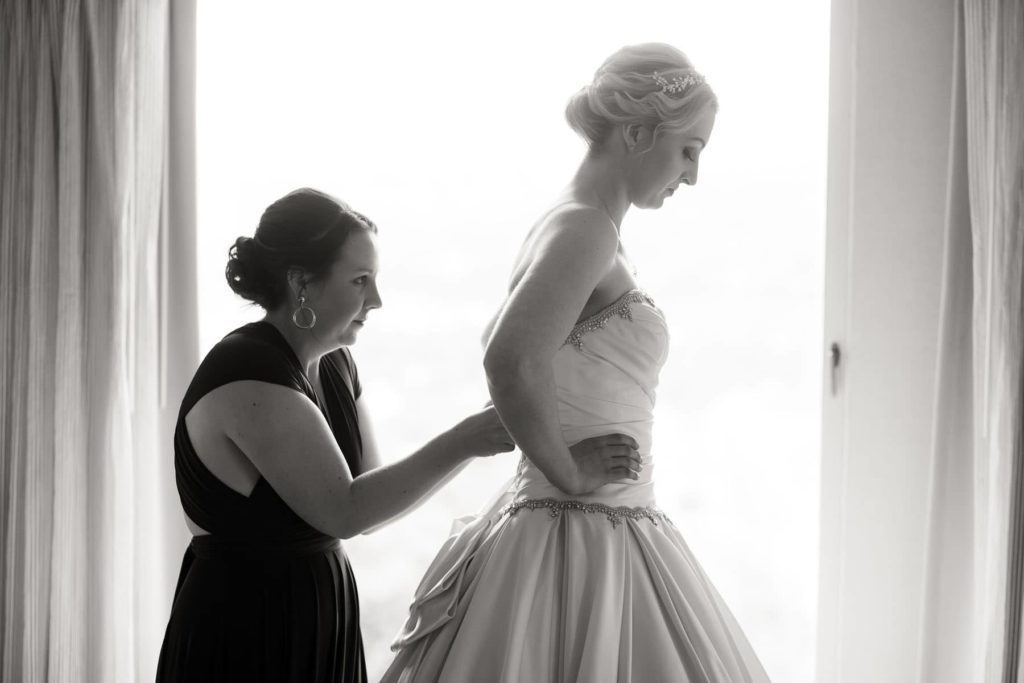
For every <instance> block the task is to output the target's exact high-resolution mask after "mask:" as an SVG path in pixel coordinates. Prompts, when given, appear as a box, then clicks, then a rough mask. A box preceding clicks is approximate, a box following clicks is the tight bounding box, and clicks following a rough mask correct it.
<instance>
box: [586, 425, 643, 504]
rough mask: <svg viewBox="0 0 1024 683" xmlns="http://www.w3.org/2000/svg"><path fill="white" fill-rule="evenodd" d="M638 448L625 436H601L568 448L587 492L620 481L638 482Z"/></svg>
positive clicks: (629, 437)
mask: <svg viewBox="0 0 1024 683" xmlns="http://www.w3.org/2000/svg"><path fill="white" fill-rule="evenodd" d="M639 447H640V445H639V444H638V443H637V442H636V439H634V438H633V437H631V436H628V435H626V434H602V435H601V436H592V437H590V438H589V439H584V440H583V441H578V442H576V443H574V444H573V445H572V446H569V452H570V453H572V459H573V461H574V462H575V463H576V469H578V470H579V473H580V478H581V480H582V482H583V484H584V486H585V488H586V490H587V491H588V492H590V491H593V490H595V489H597V488H600V487H601V486H604V485H605V484H609V483H611V482H614V481H621V480H623V479H633V480H636V479H639V478H640V470H642V469H643V459H642V458H641V457H640V453H639V452H638V451H637V449H638V448H639Z"/></svg>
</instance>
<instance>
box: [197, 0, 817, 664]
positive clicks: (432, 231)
mask: <svg viewBox="0 0 1024 683" xmlns="http://www.w3.org/2000/svg"><path fill="white" fill-rule="evenodd" d="M648 41H661V42H667V43H671V44H673V45H675V46H677V47H679V48H681V49H682V50H683V51H684V52H686V53H687V54H688V55H689V56H690V57H691V59H693V61H694V62H695V64H696V66H697V68H698V69H699V70H700V71H702V72H703V73H704V74H705V75H706V77H707V79H708V81H709V82H710V83H711V85H712V86H713V87H714V88H715V90H716V92H717V93H718V97H719V100H720V103H721V110H720V113H719V116H718V120H717V123H716V127H715V131H714V134H713V136H712V139H711V141H710V144H709V146H708V149H707V151H706V152H705V153H703V154H702V156H701V170H700V181H699V183H698V185H697V186H696V187H695V188H686V187H684V188H681V190H680V191H679V192H677V193H676V195H675V197H672V198H670V199H669V200H668V201H667V202H666V203H665V206H664V208H662V209H660V210H658V211H639V210H635V209H634V210H633V211H631V212H630V213H629V214H628V215H627V217H626V220H625V223H624V226H623V232H622V239H623V243H624V244H625V246H626V248H627V250H628V252H629V254H630V257H631V258H632V260H633V261H634V263H635V264H636V266H637V268H638V279H639V281H640V283H641V285H642V286H643V287H644V288H645V289H646V290H647V291H648V292H649V293H650V294H651V295H652V296H653V297H654V299H655V301H656V302H657V303H658V305H659V307H660V308H661V309H662V310H664V311H665V313H666V316H667V318H668V322H669V327H670V332H671V335H672V343H671V349H670V355H669V361H668V363H667V365H666V367H665V370H664V372H663V374H662V381H661V385H660V387H659V389H658V409H657V414H656V419H657V422H656V429H655V442H654V456H655V460H656V479H657V481H658V484H657V487H658V488H657V491H658V497H659V502H660V504H661V506H662V507H663V508H664V509H665V511H666V512H667V513H668V514H669V515H670V517H672V519H673V520H674V522H675V524H676V526H677V527H678V528H679V529H680V531H681V532H682V533H683V535H684V536H685V537H686V539H687V541H688V542H689V544H690V546H691V548H692V549H693V550H694V552H695V554H696V555H697V557H698V558H699V559H700V560H701V562H702V564H703V566H704V569H705V570H706V571H707V573H708V574H709V575H710V577H711V578H712V580H713V581H714V583H715V584H716V586H717V587H718V588H719V590H720V592H721V593H722V594H723V596H724V597H725V599H726V601H727V602H728V603H729V605H730V607H731V608H732V610H733V612H734V613H735V614H736V616H737V618H738V619H739V621H740V623H741V624H742V625H743V626H744V628H745V631H746V633H747V635H748V636H749V638H750V640H751V642H752V643H753V645H754V647H755V649H756V650H757V651H758V653H759V654H760V656H761V658H762V660H763V662H764V664H765V666H766V668H767V669H768V673H769V675H770V676H771V677H772V679H773V680H777V681H811V680H812V678H813V669H814V667H813V655H814V618H815V609H816V605H815V593H816V583H817V529H818V526H817V524H818V523H817V511H818V493H817V491H818V451H819V449H818V443H819V433H820V429H819V416H820V408H819V400H820V370H821V364H822V357H823V349H822V341H821V308H822V287H823V273H822V269H823V254H824V192H825V142H826V113H827V73H828V3H825V2H818V1H815V0H801V1H799V2H797V1H794V2H788V3H770V4H769V3H763V2H757V1H756V0H745V1H743V2H738V1H737V2H721V3H708V2H704V3H696V2H684V1H675V2H644V1H636V0H634V1H632V2H630V3H624V2H622V3H609V2H593V1H590V2H582V1H573V2H545V3H540V2H523V1H517V2H514V3H511V2H510V3H507V4H504V5H499V4H497V3H480V2H476V3H472V2H464V3H458V2H430V3H412V2H402V3H388V2H379V3H369V2H363V3H354V2H352V3H343V2H311V1H308V0H303V1H301V2H299V1H292V2H288V3H280V2H252V1H244V2H243V1H242V0H231V1H226V0H222V1H221V2H215V3H214V2H211V3H201V5H200V7H199V56H198V59H199V61H198V69H199V73H198V78H199V81H198V84H199V93H198V96H199V112H198V125H199V164H200V167H199V174H200V175H199V211H200V213H199V233H200V234H199V244H198V249H199V279H200V292H201V336H202V339H201V342H202V347H203V350H204V352H205V350H206V349H208V348H209V347H210V346H212V345H213V344H214V343H216V341H217V340H218V339H219V338H220V337H221V336H223V335H224V334H226V333H227V332H229V331H230V330H232V329H234V328H235V327H237V326H239V325H241V324H243V323H244V322H247V321H249V320H253V319H256V318H258V317H261V314H262V312H261V311H260V310H259V309H256V308H252V307H249V306H247V305H245V303H244V302H242V301H241V300H240V299H238V298H237V297H235V296H234V294H233V293H232V292H231V291H230V290H229V289H228V287H227V286H226V283H225V281H224V276H223V269H224V265H225V262H226V258H227V249H228V247H229V246H230V245H231V243H232V242H233V240H234V238H235V237H237V236H239V235H243V234H245V235H251V234H252V232H253V230H254V229H255V227H256V224H257V222H258V220H259V216H260V213H261V212H262V210H263V209H264V208H265V207H266V206H267V205H268V204H269V203H270V202H271V201H273V200H274V199H276V198H278V197H280V196H281V195H283V194H285V193H286V192H288V191H290V190H293V189H295V188H297V187H300V186H312V187H316V188H318V189H322V190H324V191H327V192H329V193H331V194H334V195H336V196H338V197H340V198H342V199H344V200H345V201H347V202H349V203H350V204H351V205H352V206H353V207H354V208H356V209H357V210H359V211H360V212H362V213H364V214H366V215H368V216H369V217H370V218H372V219H373V220H374V221H375V222H376V223H377V224H378V226H379V228H380V235H379V245H380V250H381V264H382V273H381V278H380V285H381V290H382V295H383V299H384V307H383V308H382V309H381V310H380V311H376V312H374V313H372V314H371V315H370V318H369V321H368V324H367V326H366V329H365V330H363V331H362V332H361V333H360V334H361V336H360V340H359V343H358V344H357V345H356V346H355V347H354V348H353V353H354V355H355V358H356V360H357V362H358V364H359V371H360V376H361V379H362V383H363V386H364V389H365V392H366V399H367V401H369V402H370V403H371V404H372V406H373V408H374V416H375V421H376V425H377V435H378V440H379V441H380V443H381V446H382V450H383V452H384V455H385V458H396V457H399V456H401V455H405V454H407V453H409V452H411V451H412V450H413V449H414V448H416V447H417V446H419V445H420V444H422V443H423V442H424V441H425V440H426V439H428V438H429V437H431V436H433V435H434V434H436V433H437V432H438V431H440V430H442V429H444V428H446V427H448V426H450V425H451V424H453V423H454V422H455V421H457V420H458V419H460V418H461V417H463V416H464V415H466V414H467V413H468V412H470V411H473V410H476V409H477V408H478V407H479V406H480V405H481V404H482V403H483V402H484V400H486V398H487V397H486V389H485V383H484V379H483V371H482V368H481V363H480V361H481V349H480V345H479V337H480V334H481V332H482V330H483V327H484V325H485V324H486V322H487V320H488V318H489V317H490V316H491V315H492V313H493V312H494V310H495V308H496V307H497V306H498V304H499V303H500V301H501V299H502V296H503V294H504V291H505V287H506V281H507V277H508V275H509V270H510V268H511V265H512V260H513V258H514V256H515V254H516V252H517V251H518V248H519V244H520V241H521V239H522V238H523V236H524V235H525V233H526V231H527V230H528V229H529V227H530V226H531V225H532V223H533V222H534V221H535V220H536V219H537V217H538V216H539V215H540V213H541V212H542V211H543V210H544V208H545V207H546V205H547V203H548V202H550V201H551V199H552V198H553V197H554V195H555V194H556V193H557V192H558V191H559V190H560V189H561V188H562V186H563V185H564V184H565V183H566V182H567V180H568V179H569V176H570V174H571V173H572V172H573V170H574V169H575V167H576V165H577V164H578V162H579V159H580V158H581V156H582V154H583V152H584V144H583V143H582V141H580V140H579V139H578V138H577V137H576V136H575V134H574V133H573V132H572V131H571V130H570V129H569V128H568V126H567V125H566V124H565V122H564V118H563V109H564V105H565V102H566V100H567V99H568V97H569V96H570V95H571V94H572V93H573V92H575V91H576V90H577V89H578V88H580V87H581V86H583V85H584V84H586V83H587V82H588V81H589V80H590V78H591V76H592V74H593V72H594V70H595V69H596V68H597V67H598V66H599V65H600V63H601V62H602V61H603V60H604V58H605V57H607V56H608V55H609V54H611V52H613V51H614V50H616V49H617V48H619V47H621V46H622V45H625V44H630V43H637V42H648ZM514 468H515V459H514V457H512V456H498V457H495V458H492V459H489V460H486V461H480V462H477V463H474V464H472V465H471V466H470V467H469V468H467V470H466V471H465V472H463V473H462V474H461V475H460V476H459V477H458V478H457V479H456V480H455V481H454V482H453V483H452V484H451V485H449V486H448V487H447V488H446V489H445V490H444V491H442V492H441V493H440V494H439V495H438V496H436V497H435V498H434V499H432V500H431V501H429V502H428V503H426V504H425V505H424V506H423V507H422V508H420V509H419V510H417V511H416V512H414V513H413V514H411V515H410V516H408V517H406V518H404V519H403V520H401V521H399V522H398V523H396V524H394V525H391V526H389V527H387V528H385V529H383V530H381V531H379V532H377V533H376V534H374V535H372V536H369V537H364V538H359V539H355V540H353V541H350V542H347V543H346V548H347V550H348V552H349V555H350V557H351V560H352V564H353V567H354V570H355V573H356V578H357V581H358V583H359V588H360V596H361V601H362V623H363V633H364V638H365V644H366V652H367V659H368V662H369V668H370V678H371V680H375V679H376V677H379V674H380V673H381V671H382V668H383V667H384V666H386V664H387V662H388V661H389V660H390V657H389V653H388V650H387V645H388V643H389V641H390V639H391V637H392V636H394V634H395V633H396V632H397V631H398V628H399V627H400V626H401V624H402V623H403V621H404V618H405V614H406V607H407V605H408V600H409V598H410V597H411V596H412V593H413V590H414V589H415V586H416V584H417V582H418V581H419V579H420V577H421V575H422V573H423V571H424V569H425V568H426V566H427V565H428V564H429V562H430V560H431V559H432V558H433V556H434V553H435V552H436V551H437V548H438V547H439V546H440V544H441V542H442V541H443V539H444V537H445V535H446V534H447V531H448V527H449V525H450V522H451V520H452V518H454V517H458V516H463V515H467V514H470V513H472V512H474V511H475V510H476V509H478V508H479V507H480V506H482V505H483V504H484V503H485V502H486V500H487V499H488V498H490V496H491V495H492V494H493V493H494V492H495V491H496V490H497V489H498V487H499V486H500V485H501V484H502V483H503V482H504V481H505V480H506V479H507V478H508V477H509V476H511V474H512V472H513V470H514Z"/></svg>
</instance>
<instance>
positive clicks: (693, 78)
mask: <svg viewBox="0 0 1024 683" xmlns="http://www.w3.org/2000/svg"><path fill="white" fill-rule="evenodd" d="M651 78H653V79H654V82H655V83H657V84H658V85H660V86H661V92H663V93H665V94H666V95H675V94H682V92H683V91H684V90H686V89H687V88H689V87H690V86H693V85H697V84H698V83H703V82H704V77H703V76H701V75H700V74H698V73H696V72H693V71H691V72H690V73H688V74H686V75H685V76H673V77H672V81H671V82H669V80H668V79H667V78H665V77H664V76H662V75H661V74H660V73H658V72H657V71H655V72H654V73H653V74H651Z"/></svg>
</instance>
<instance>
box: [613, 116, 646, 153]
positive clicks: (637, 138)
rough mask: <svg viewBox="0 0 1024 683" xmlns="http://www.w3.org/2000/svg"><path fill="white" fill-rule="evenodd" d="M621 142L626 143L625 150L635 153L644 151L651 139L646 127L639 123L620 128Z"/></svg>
mask: <svg viewBox="0 0 1024 683" xmlns="http://www.w3.org/2000/svg"><path fill="white" fill-rule="evenodd" d="M620 130H621V131H622V141H623V142H625V143H626V149H627V150H628V151H630V152H635V151H637V150H638V149H646V148H647V145H648V142H649V140H650V137H651V132H650V131H649V130H648V129H647V126H643V125H641V124H639V123H628V124H626V125H624V126H622V127H621V128H620Z"/></svg>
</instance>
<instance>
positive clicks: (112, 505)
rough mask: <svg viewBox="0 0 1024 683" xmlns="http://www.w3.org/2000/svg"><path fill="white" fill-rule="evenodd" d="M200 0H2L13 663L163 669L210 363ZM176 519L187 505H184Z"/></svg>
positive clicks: (4, 575)
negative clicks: (175, 451)
mask: <svg viewBox="0 0 1024 683" xmlns="http://www.w3.org/2000/svg"><path fill="white" fill-rule="evenodd" d="M193 14H194V6H193V3H192V2H189V1H186V2H181V1H179V0H176V1H175V2H173V3H171V2H169V0H147V1H141V0H140V1H137V2H132V1H130V0H118V1H111V0H44V1H32V2H29V1H28V0H5V2H3V3H2V4H0V50H2V55H0V164H2V166H0V168H2V171H0V325H2V329H0V339H2V340H3V342H2V344H3V353H2V356H0V414H2V421H0V447H2V449H3V451H2V456H3V459H2V467H0V520H2V522H0V539H2V546H0V547H2V552H3V554H2V556H0V589H2V592H0V607H2V610H0V612H2V618H3V624H2V626H3V637H2V639H0V662H2V677H3V680H5V681H26V682H28V681H42V680H47V681H135V680H149V679H152V677H153V672H154V670H155V669H154V665H155V658H156V654H157V651H158V648H159V645H160V639H161V636H162V632H163V627H164V625H165V623H166V618H167V614H168V611H169V605H170V596H171V592H172V590H173V585H174V579H175V576H174V570H175V565H176V562H177V558H176V557H175V556H176V554H177V552H178V551H179V549H180V547H181V539H180V538H173V537H172V535H171V534H169V532H168V530H169V529H176V528H180V523H179V524H177V525H176V524H173V523H170V522H169V521H168V516H169V515H170V514H173V512H172V511H174V509H175V506H174V504H173V503H174V496H175V494H174V481H173V470H172V466H171V462H170V455H169V447H170V436H169V434H168V430H167V425H168V423H169V419H168V414H169V413H170V412H172V411H173V409H174V408H175V407H176V403H177V399H178V397H179V396H180V392H181V386H182V381H181V375H183V374H184V375H185V379H186V380H187V373H188V372H189V371H190V369H191V366H193V365H194V363H195V355H196V352H195V348H196V346H197V341H196V334H195V328H196V326H195V321H194V318H195V303H194V300H195V295H194V284H193V283H194V274H193V272H192V268H193V267H194V266H193V263H194V255H193V254H191V253H190V251H191V250H192V249H193V247H192V244H193V238H194V216H193V213H194V201H193V200H192V196H193V195H194V188H193V185H192V183H193V172H192V170H191V167H190V166H191V164H192V156H191V153H190V151H189V150H190V148H191V146H192V145H193V144H194V143H193V137H192V133H191V129H192V126H193V125H194V124H193V121H192V119H191V116H192V114H191V111H192V106H193V102H192V94H191V90H192V89H193V87H194V86H193V78H194V76H193V74H192V73H191V70H192V69H193V67H192V64H193V57H192V54H193V51H194V19H193ZM179 514H180V513H179Z"/></svg>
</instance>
